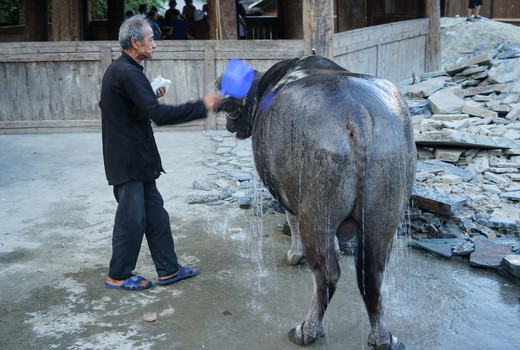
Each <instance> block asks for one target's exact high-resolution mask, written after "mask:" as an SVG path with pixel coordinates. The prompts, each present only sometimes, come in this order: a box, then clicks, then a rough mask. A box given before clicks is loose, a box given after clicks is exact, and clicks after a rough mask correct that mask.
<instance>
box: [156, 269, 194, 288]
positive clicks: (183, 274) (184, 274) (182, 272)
mask: <svg viewBox="0 0 520 350" xmlns="http://www.w3.org/2000/svg"><path fill="white" fill-rule="evenodd" d="M198 274H199V270H194V269H190V268H189V267H187V266H181V267H180V268H179V273H178V274H176V275H175V276H173V277H172V278H168V279H167V280H161V279H159V280H158V281H157V283H159V284H162V285H163V286H165V285H167V284H171V283H173V282H177V281H180V280H182V279H185V278H190V277H193V276H197V275H198Z"/></svg>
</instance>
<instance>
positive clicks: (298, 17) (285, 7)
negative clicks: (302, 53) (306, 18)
mask: <svg viewBox="0 0 520 350" xmlns="http://www.w3.org/2000/svg"><path fill="white" fill-rule="evenodd" d="M279 3H280V2H279ZM281 6H282V11H280V9H279V11H278V12H279V13H280V12H281V13H282V18H281V20H282V27H283V37H284V38H285V39H302V38H303V28H302V19H303V15H302V13H303V12H302V2H301V0H284V1H281Z"/></svg>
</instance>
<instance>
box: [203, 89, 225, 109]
mask: <svg viewBox="0 0 520 350" xmlns="http://www.w3.org/2000/svg"><path fill="white" fill-rule="evenodd" d="M221 101H222V97H221V96H220V94H219V93H218V92H210V93H209V94H207V95H206V96H204V98H203V99H202V102H204V105H205V106H206V109H207V110H208V111H213V110H215V109H217V108H218V106H219V105H220V102H221Z"/></svg>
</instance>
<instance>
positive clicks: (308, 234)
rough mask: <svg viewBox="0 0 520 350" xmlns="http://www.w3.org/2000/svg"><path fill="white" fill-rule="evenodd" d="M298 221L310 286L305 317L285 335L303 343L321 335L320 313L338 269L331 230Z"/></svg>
mask: <svg viewBox="0 0 520 350" xmlns="http://www.w3.org/2000/svg"><path fill="white" fill-rule="evenodd" d="M302 222H304V220H300V225H299V227H300V233H301V239H302V243H303V247H304V254H305V257H306V259H307V263H308V265H309V268H310V269H311V272H312V275H313V279H314V290H313V295H312V300H311V304H310V308H309V311H308V313H307V318H306V319H305V321H304V322H303V323H302V324H301V325H299V326H297V327H295V328H293V329H292V330H291V331H290V332H289V334H288V336H289V340H291V341H292V342H293V343H295V344H298V345H307V344H310V343H313V342H315V341H316V340H317V339H318V338H322V337H324V336H325V333H324V332H325V329H324V327H323V317H324V316H325V311H326V310H327V306H328V305H329V302H330V300H331V299H332V296H333V295H334V292H335V291H336V285H337V283H338V280H339V277H340V269H339V264H338V258H337V254H336V247H335V242H334V237H335V232H333V231H332V230H330V229H329V228H327V229H324V230H316V227H319V225H316V224H315V223H314V224H305V223H304V224H302ZM324 226H325V225H324ZM322 227H323V226H322ZM325 227H326V226H325Z"/></svg>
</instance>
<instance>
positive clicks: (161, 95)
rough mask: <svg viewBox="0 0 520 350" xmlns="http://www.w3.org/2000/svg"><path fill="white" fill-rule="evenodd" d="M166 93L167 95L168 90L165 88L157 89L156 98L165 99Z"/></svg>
mask: <svg viewBox="0 0 520 350" xmlns="http://www.w3.org/2000/svg"><path fill="white" fill-rule="evenodd" d="M165 93H166V88H165V87H164V86H163V87H160V88H158V89H157V91H156V95H155V96H156V97H157V98H159V97H163V96H164V94H165Z"/></svg>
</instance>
